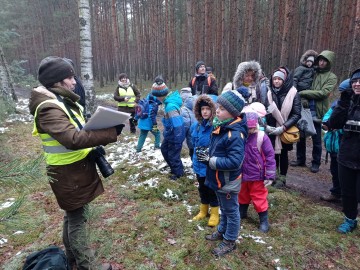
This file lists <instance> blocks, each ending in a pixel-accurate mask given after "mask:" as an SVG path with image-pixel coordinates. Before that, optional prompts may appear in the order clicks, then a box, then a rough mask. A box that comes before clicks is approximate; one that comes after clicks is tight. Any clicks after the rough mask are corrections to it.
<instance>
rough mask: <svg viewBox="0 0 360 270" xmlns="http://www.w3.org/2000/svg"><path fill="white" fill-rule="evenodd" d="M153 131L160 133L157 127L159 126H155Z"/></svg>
mask: <svg viewBox="0 0 360 270" xmlns="http://www.w3.org/2000/svg"><path fill="white" fill-rule="evenodd" d="M151 131H152V132H158V131H159V129H158V126H157V125H153V127H152V130H151Z"/></svg>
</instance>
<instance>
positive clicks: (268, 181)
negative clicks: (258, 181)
mask: <svg viewBox="0 0 360 270" xmlns="http://www.w3.org/2000/svg"><path fill="white" fill-rule="evenodd" d="M272 183H273V180H269V179H268V180H264V186H265V187H267V186H270V185H271V184H272Z"/></svg>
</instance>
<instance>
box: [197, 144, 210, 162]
mask: <svg viewBox="0 0 360 270" xmlns="http://www.w3.org/2000/svg"><path fill="white" fill-rule="evenodd" d="M196 157H197V160H198V161H199V162H201V163H203V164H205V165H209V160H210V156H209V148H205V147H197V148H196Z"/></svg>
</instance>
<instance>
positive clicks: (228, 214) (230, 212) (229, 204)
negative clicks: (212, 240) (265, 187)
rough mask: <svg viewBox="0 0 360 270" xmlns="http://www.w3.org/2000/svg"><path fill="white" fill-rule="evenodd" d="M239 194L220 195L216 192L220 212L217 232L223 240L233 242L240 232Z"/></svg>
mask: <svg viewBox="0 0 360 270" xmlns="http://www.w3.org/2000/svg"><path fill="white" fill-rule="evenodd" d="M238 195H239V193H228V194H226V193H221V192H219V191H216V196H217V198H218V201H219V204H220V210H221V216H220V224H219V226H218V228H217V229H218V232H219V233H222V234H223V237H224V239H225V240H230V241H235V240H236V239H237V238H238V235H239V231H240V212H239V202H238Z"/></svg>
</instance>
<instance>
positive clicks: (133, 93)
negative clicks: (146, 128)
mask: <svg viewBox="0 0 360 270" xmlns="http://www.w3.org/2000/svg"><path fill="white" fill-rule="evenodd" d="M114 99H115V100H116V101H117V102H118V110H119V111H120V112H125V113H130V115H131V117H130V119H129V124H130V132H131V133H136V127H135V126H136V120H135V119H134V116H135V105H136V103H137V102H138V101H139V100H140V92H139V90H138V89H137V88H136V86H135V85H134V84H132V83H130V80H129V77H128V76H127V75H126V74H125V73H121V74H120V75H119V81H118V86H117V87H116V90H115V93H114Z"/></svg>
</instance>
